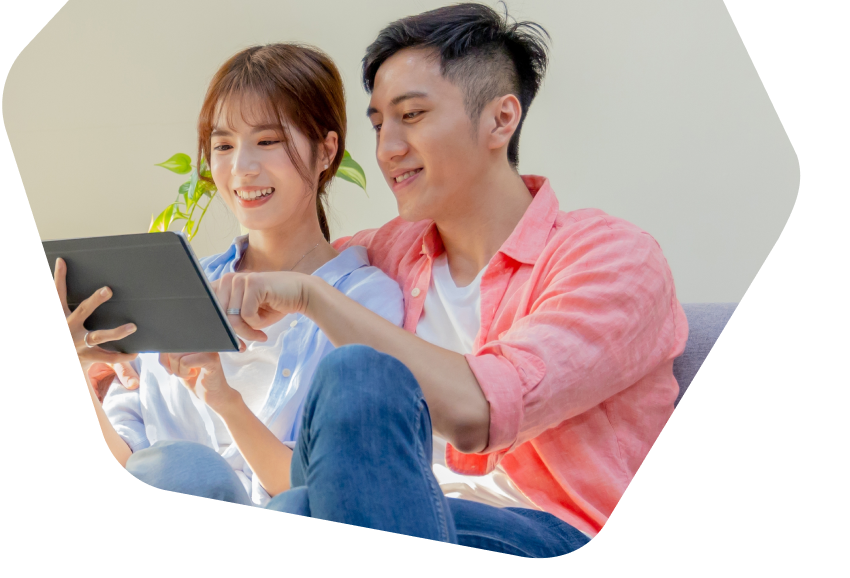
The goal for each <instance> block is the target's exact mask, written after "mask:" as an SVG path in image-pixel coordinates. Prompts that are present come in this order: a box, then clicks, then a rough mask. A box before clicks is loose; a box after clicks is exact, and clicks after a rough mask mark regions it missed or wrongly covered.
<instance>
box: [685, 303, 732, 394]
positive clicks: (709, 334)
mask: <svg viewBox="0 0 850 578" xmlns="http://www.w3.org/2000/svg"><path fill="white" fill-rule="evenodd" d="M737 305H738V304H737V303H683V304H682V308H683V309H684V310H685V315H686V316H687V318H688V329H689V330H688V343H687V345H685V351H684V353H682V355H680V356H679V357H678V358H676V360H675V361H674V362H673V375H675V376H676V380H677V381H678V382H679V397H677V398H676V405H678V404H679V401H680V400H681V399H682V396H683V395H685V391H687V389H688V386H689V385H690V384H691V380H693V378H694V375H696V373H697V371H698V370H699V368H700V366H701V365H702V362H703V361H705V358H706V356H707V355H708V352H709V351H711V348H712V346H713V345H714V342H715V341H717V338H718V337H719V336H720V332H721V331H723V328H724V327H726V322H727V321H729V318H730V317H732V312H733V311H735V307H737Z"/></svg>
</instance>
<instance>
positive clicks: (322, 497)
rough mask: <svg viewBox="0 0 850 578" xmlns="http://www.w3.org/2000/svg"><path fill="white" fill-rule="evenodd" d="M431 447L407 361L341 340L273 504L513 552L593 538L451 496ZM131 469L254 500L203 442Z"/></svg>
mask: <svg viewBox="0 0 850 578" xmlns="http://www.w3.org/2000/svg"><path fill="white" fill-rule="evenodd" d="M431 452H432V449H431V417H430V414H429V413H428V407H427V405H426V404H425V399H424V398H423V396H422V390H421V389H420V388H419V384H418V383H417V382H416V379H414V377H413V375H412V374H411V373H410V371H409V370H408V369H407V367H405V366H404V365H403V364H402V363H401V362H400V361H398V360H397V359H395V358H393V357H390V356H388V355H384V354H382V353H378V352H377V351H375V350H374V349H371V348H369V347H365V346H362V345H349V346H345V347H341V348H339V349H337V350H334V351H333V352H331V353H330V354H328V355H327V356H326V357H325V359H323V360H322V362H321V364H320V365H319V368H318V369H317V371H316V374H315V377H314V378H313V384H312V385H311V389H310V392H309V393H308V395H307V399H306V401H305V408H304V418H303V422H302V425H301V432H300V434H299V438H298V443H297V444H296V446H295V453H294V455H293V459H292V468H291V472H290V478H291V486H292V489H291V490H289V491H286V492H283V493H282V494H278V495H277V496H276V497H275V498H274V499H272V501H271V502H270V503H269V504H268V506H267V508H269V509H272V510H277V511H280V512H288V513H290V514H299V515H302V516H310V517H313V518H321V519H323V520H331V521H334V522H342V523H344V524H353V525H356V526H363V527H366V528H374V529H377V530H384V531H387V532H396V533H399V534H407V535H410V536H418V537H421V538H429V539H432V540H440V541H445V542H452V543H455V544H461V545H464V546H470V547H473V548H481V549H484V550H491V551H496V552H504V553H506V554H514V555H517V556H529V557H551V556H560V555H562V554H566V553H568V552H572V551H573V550H576V549H578V548H580V547H581V546H583V545H584V544H586V543H587V542H588V541H589V539H588V538H587V537H586V536H585V535H584V534H582V533H581V532H579V531H578V530H576V529H575V528H573V527H572V526H569V525H568V524H566V523H564V522H563V521H561V520H560V519H558V518H556V517H555V516H553V515H551V514H548V513H546V512H541V511H538V510H529V509H524V508H495V507H492V506H486V505H484V504H479V503H476V502H470V501H467V500H459V499H453V498H446V497H445V496H443V493H442V492H441V491H440V487H439V485H438V484H437V480H436V478H434V474H433V471H432V470H431ZM127 469H128V470H129V471H130V472H131V473H132V474H133V475H134V476H136V477H137V478H139V479H141V480H142V481H144V482H146V483H148V484H150V485H153V486H156V487H158V488H162V489H166V490H171V491H176V492H182V493H185V494H191V495H195V496H203V497H208V498H214V499H218V500H224V501H228V502H235V503H239V504H250V500H249V499H248V496H247V495H246V493H245V490H244V488H243V486H242V484H241V483H240V482H239V479H238V478H237V477H236V474H235V473H234V472H233V470H232V469H231V468H230V466H229V464H228V463H227V462H226V461H225V460H224V459H223V458H222V457H221V456H219V455H218V454H217V453H216V452H215V451H213V450H212V449H210V448H207V447H206V446H202V445H200V444H195V443H191V442H179V441H170V442H157V443H155V444H154V445H153V446H151V447H150V448H148V449H145V450H141V451H138V452H136V453H135V454H133V456H131V457H130V460H128V462H127Z"/></svg>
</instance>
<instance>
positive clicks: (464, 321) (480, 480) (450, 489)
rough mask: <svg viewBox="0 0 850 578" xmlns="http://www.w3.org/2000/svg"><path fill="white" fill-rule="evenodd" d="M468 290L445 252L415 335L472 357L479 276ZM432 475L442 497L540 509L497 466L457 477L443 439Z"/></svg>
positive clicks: (437, 446)
mask: <svg viewBox="0 0 850 578" xmlns="http://www.w3.org/2000/svg"><path fill="white" fill-rule="evenodd" d="M486 270H487V269H486V267H485V268H484V269H482V270H481V271H480V272H479V273H478V276H477V277H476V278H475V280H474V281H473V282H472V283H470V284H469V285H467V286H466V287H458V286H457V285H455V282H454V279H452V275H451V271H449V261H448V258H447V256H446V253H443V254H442V255H440V256H439V257H437V258H436V259H434V266H433V268H432V269H431V283H430V285H429V287H428V293H427V294H426V295H425V305H424V308H423V310H422V316H421V317H420V318H419V323H418V324H417V326H416V335H418V336H419V337H421V338H422V339H424V340H425V341H427V342H429V343H433V344H434V345H438V346H440V347H442V348H444V349H449V350H451V351H454V352H456V353H461V354H467V353H472V345H473V343H474V342H475V337H476V336H477V335H478V330H479V329H480V328H481V277H482V276H483V275H484V271H486ZM433 463H434V465H433V468H434V476H435V477H436V478H437V482H439V484H440V488H441V489H442V490H443V493H444V494H445V495H447V496H449V497H452V498H463V499H465V500H471V501H473V502H481V503H483V504H489V505H491V506H497V507H508V506H511V507H519V508H532V509H535V510H539V509H540V508H538V507H537V506H536V505H535V504H534V503H533V502H532V501H531V500H529V499H528V498H527V497H526V496H525V494H523V493H522V492H521V491H520V490H519V488H517V487H516V486H515V485H514V483H513V482H512V481H511V479H510V478H509V477H508V475H507V473H506V472H505V470H503V469H502V467H501V466H496V469H495V470H493V471H492V472H490V473H489V474H487V475H485V476H464V475H461V474H456V473H454V472H452V471H451V470H449V469H448V467H447V466H446V441H445V440H444V439H442V438H440V437H438V436H436V435H435V436H434V457H433Z"/></svg>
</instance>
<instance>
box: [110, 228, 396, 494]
mask: <svg viewBox="0 0 850 578" xmlns="http://www.w3.org/2000/svg"><path fill="white" fill-rule="evenodd" d="M247 246H248V241H247V237H246V236H242V237H237V238H236V240H234V242H233V244H232V245H231V246H230V248H228V250H227V251H225V252H224V253H221V254H220V255H214V256H212V257H207V258H205V259H201V266H202V267H203V269H204V273H205V274H206V275H207V278H208V279H209V280H210V281H215V280H216V279H218V278H220V277H221V276H222V275H224V274H225V273H232V272H233V271H234V267H235V266H236V264H237V263H238V262H239V260H240V259H241V257H242V255H243V254H244V251H245V249H246V248H247ZM313 275H315V276H317V277H320V278H322V279H323V280H325V281H326V282H327V283H328V284H329V285H332V286H333V287H335V288H336V289H337V290H339V291H340V292H342V293H344V294H345V295H347V296H348V297H350V298H351V299H353V300H354V301H356V302H358V303H360V304H361V305H363V306H364V307H367V308H368V309H370V310H372V311H374V312H375V313H377V314H378V315H381V316H382V317H384V318H385V319H387V320H389V321H391V322H392V323H395V324H396V325H398V326H401V324H402V320H403V314H404V305H403V300H402V293H401V290H400V289H399V286H398V284H397V283H396V282H395V281H393V280H392V279H390V278H389V277H387V276H386V275H385V274H384V273H383V272H382V271H380V270H379V269H378V268H376V267H371V266H369V260H368V257H367V255H366V249H365V248H363V247H356V246H355V247H349V248H348V249H346V250H345V251H343V252H342V253H340V254H339V255H338V256H336V257H335V258H334V259H332V260H330V261H328V262H327V263H325V264H324V265H322V266H321V267H320V268H319V269H318V270H317V271H315V272H314V273H313ZM292 321H297V323H295V324H293V323H292ZM278 323H284V324H286V326H287V329H286V332H285V333H284V335H283V350H282V352H281V355H280V359H279V361H278V364H277V370H276V371H275V377H274V381H273V382H272V384H271V388H270V389H269V390H268V395H267V396H266V399H265V402H264V404H263V406H262V408H261V409H260V411H259V413H258V414H257V417H259V418H260V420H261V421H262V422H263V423H264V424H266V426H267V427H268V428H269V430H271V432H272V433H274V434H275V436H277V438H278V439H279V440H281V441H282V442H284V443H285V444H286V445H288V446H290V447H293V446H294V444H295V440H296V439H297V436H298V429H299V427H300V422H301V419H300V418H301V413H302V410H303V405H304V400H305V398H306V395H307V390H308V389H309V387H310V383H311V381H312V379H313V373H314V372H315V370H316V367H317V365H318V364H319V361H321V359H322V358H323V357H324V356H325V355H327V354H328V353H329V352H330V351H331V350H333V349H334V346H333V345H332V344H331V343H330V341H329V340H328V338H327V337H325V335H324V333H322V332H321V331H320V330H319V328H318V327H317V326H316V324H315V323H313V322H312V321H311V320H310V319H309V318H307V317H305V316H303V315H300V314H292V315H287V316H286V317H285V318H284V319H282V320H281V321H279V322H278ZM290 325H292V326H291V327H289V326H290ZM158 359H159V356H158V354H156V353H144V354H141V355H139V357H138V358H137V359H136V360H134V361H133V365H134V367H135V369H136V370H137V371H138V372H139V377H140V382H141V385H140V387H139V388H138V389H136V390H133V391H128V390H126V389H124V388H123V387H121V386H120V385H118V384H113V386H112V387H111V388H110V390H109V392H108V393H107V395H106V398H105V399H104V400H103V409H104V411H105V412H106V415H107V417H108V418H109V421H110V422H111V423H112V425H113V426H114V427H115V430H116V431H117V432H118V435H120V436H121V437H122V438H123V439H124V441H126V442H127V445H129V446H130V449H131V450H133V451H134V452H135V451H138V450H141V449H144V448H147V447H149V446H150V445H151V444H153V443H155V442H157V441H160V440H186V441H192V442H197V443H200V444H203V445H206V446H208V447H211V448H213V449H214V450H216V451H218V450H219V446H218V442H217V440H216V435H215V427H214V423H213V419H214V418H217V416H215V415H214V413H213V411H212V410H211V409H209V408H208V407H207V406H206V404H204V403H203V402H202V401H200V400H199V399H198V398H197V397H196V396H195V395H193V394H192V393H191V392H190V391H189V390H188V389H187V388H186V387H185V386H184V385H183V384H182V383H180V380H179V379H178V378H176V377H174V376H171V375H168V373H166V371H165V369H164V368H163V367H162V366H161V365H160V364H159V360H158ZM285 369H286V370H288V371H284V370H285ZM221 455H222V457H223V458H224V459H225V460H227V462H228V463H229V464H230V465H231V466H232V467H233V469H234V471H235V472H236V474H237V476H238V477H239V479H240V480H241V481H242V483H243V485H244V486H245V490H246V491H247V492H248V495H249V496H251V500H252V501H253V503H254V504H256V505H258V506H264V505H265V504H266V503H267V502H268V501H269V499H270V496H269V495H268V494H267V493H266V491H265V490H264V489H263V488H262V486H260V484H259V481H258V480H257V479H256V478H255V477H254V475H253V472H252V471H251V468H250V466H248V464H247V463H246V462H245V459H244V458H243V457H242V454H241V453H240V452H239V449H238V448H237V447H236V444H231V445H230V446H228V447H227V449H225V450H224V451H223V452H222V454H221Z"/></svg>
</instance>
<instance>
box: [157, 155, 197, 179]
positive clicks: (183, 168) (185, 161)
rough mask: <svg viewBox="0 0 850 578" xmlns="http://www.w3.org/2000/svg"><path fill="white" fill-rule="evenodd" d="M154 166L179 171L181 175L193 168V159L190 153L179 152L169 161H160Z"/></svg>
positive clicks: (174, 171)
mask: <svg viewBox="0 0 850 578" xmlns="http://www.w3.org/2000/svg"><path fill="white" fill-rule="evenodd" d="M154 166H157V167H163V168H166V169H168V170H169V171H171V172H173V173H177V174H179V175H185V174H186V173H188V172H189V171H191V170H192V159H191V158H189V155H187V154H184V153H177V154H176V155H174V156H172V157H171V158H170V159H168V160H167V161H165V162H163V163H158V164H156V165H154Z"/></svg>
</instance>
